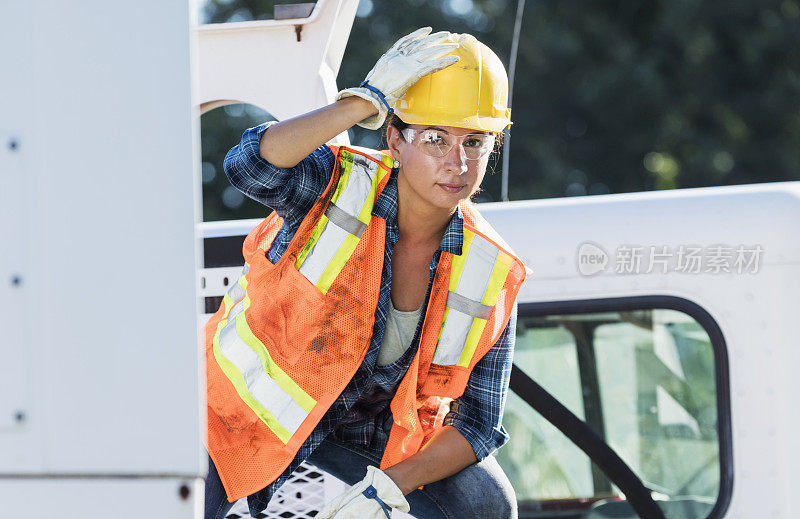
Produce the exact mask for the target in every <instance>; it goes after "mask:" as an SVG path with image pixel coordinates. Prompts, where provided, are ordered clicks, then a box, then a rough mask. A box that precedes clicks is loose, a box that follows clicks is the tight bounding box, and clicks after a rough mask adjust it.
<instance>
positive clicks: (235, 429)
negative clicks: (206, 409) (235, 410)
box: [217, 415, 253, 433]
mask: <svg viewBox="0 0 800 519" xmlns="http://www.w3.org/2000/svg"><path fill="white" fill-rule="evenodd" d="M217 418H219V421H220V422H222V426H223V427H225V429H226V430H227V431H228V432H235V433H240V432H243V431H246V430H247V429H249V428H250V427H251V426H252V425H253V422H248V423H246V424H244V425H238V424H237V425H238V426H237V425H234V424H231V423H230V422H228V421H227V420H226V419H225V418H223V417H221V416H220V415H217ZM234 418H237V417H234ZM236 421H239V422H241V419H237V420H236Z"/></svg>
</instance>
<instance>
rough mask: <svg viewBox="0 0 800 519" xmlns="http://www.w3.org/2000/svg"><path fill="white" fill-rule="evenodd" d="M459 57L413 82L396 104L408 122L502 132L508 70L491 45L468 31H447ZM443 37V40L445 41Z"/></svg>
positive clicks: (506, 111) (508, 117) (508, 121)
mask: <svg viewBox="0 0 800 519" xmlns="http://www.w3.org/2000/svg"><path fill="white" fill-rule="evenodd" d="M445 42H456V43H458V44H459V46H458V48H457V49H456V50H454V51H453V52H451V54H455V55H457V56H459V57H460V58H461V59H460V60H459V61H458V63H456V64H454V65H450V66H449V67H447V68H444V69H442V70H440V71H438V72H434V73H433V74H428V75H427V76H423V77H422V78H421V79H420V80H419V81H417V82H416V83H414V84H413V85H412V86H411V88H409V89H408V90H407V91H406V93H405V94H404V95H403V97H401V98H400V99H398V100H397V102H396V103H395V105H394V113H395V114H397V116H398V117H400V119H402V120H403V122H405V123H406V124H425V125H437V126H457V127H459V128H470V129H474V130H483V131H490V132H502V131H503V130H504V129H505V127H506V126H507V125H509V124H511V109H509V108H508V76H507V75H506V69H505V67H504V66H503V63H502V62H501V61H500V58H498V57H497V54H495V53H494V52H492V49H490V48H489V47H487V46H486V45H484V44H483V43H481V42H479V41H478V40H477V39H476V38H475V37H474V36H473V35H471V34H451V35H450V36H449V37H448V39H447V40H445ZM443 43H444V42H443Z"/></svg>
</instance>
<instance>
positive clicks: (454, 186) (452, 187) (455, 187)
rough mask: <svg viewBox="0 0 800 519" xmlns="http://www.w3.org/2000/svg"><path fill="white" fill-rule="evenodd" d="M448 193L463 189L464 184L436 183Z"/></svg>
mask: <svg viewBox="0 0 800 519" xmlns="http://www.w3.org/2000/svg"><path fill="white" fill-rule="evenodd" d="M436 185H437V186H439V187H441V188H442V189H444V190H445V191H447V192H448V193H458V192H459V191H461V190H462V189H464V186H465V184H436Z"/></svg>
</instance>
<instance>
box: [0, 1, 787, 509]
mask: <svg viewBox="0 0 800 519" xmlns="http://www.w3.org/2000/svg"><path fill="white" fill-rule="evenodd" d="M356 7H357V1H356V0H319V1H318V2H317V3H316V5H315V6H314V8H313V11H312V12H311V13H310V14H309V15H308V16H307V17H305V18H292V19H287V20H269V21H258V22H241V23H234V24H222V25H210V26H201V27H193V26H192V24H191V23H190V21H191V20H192V19H193V18H192V16H193V14H192V13H191V12H190V11H189V7H188V6H187V5H185V4H180V5H178V4H175V5H172V4H170V5H167V4H164V3H163V2H155V1H152V0H147V1H143V2H139V3H138V4H137V7H136V9H130V8H127V7H125V6H121V5H117V4H110V5H109V4H107V3H102V2H94V3H87V4H84V5H82V6H81V9H80V10H76V9H75V7H74V6H70V5H67V4H62V3H59V2H53V1H49V2H48V1H27V0H9V1H6V2H4V3H3V4H2V5H0V41H1V42H2V43H4V44H5V45H3V48H5V49H13V51H12V52H6V53H4V54H3V55H2V56H1V57H0V70H3V71H4V72H7V71H13V72H14V73H13V74H10V75H9V76H8V78H7V80H6V81H5V82H4V86H3V92H4V95H3V96H0V174H1V175H2V178H3V180H2V184H0V185H2V189H0V198H2V203H0V222H2V224H0V225H2V229H3V238H4V240H3V241H4V243H5V247H4V249H3V254H2V255H0V301H2V303H0V305H2V310H1V311H0V325H1V326H2V330H4V332H5V334H6V340H5V341H3V342H2V346H0V352H2V358H3V362H2V363H0V387H2V391H0V497H2V498H3V506H2V512H0V517H20V516H25V514H27V513H30V512H32V511H34V510H36V511H37V512H39V513H41V511H43V510H47V511H50V510H53V511H56V512H57V513H58V514H59V516H60V517H64V518H73V517H74V518H77V517H81V518H87V517H97V518H101V517H103V518H104V517H116V518H125V517H131V518H133V517H143V516H147V517H165V518H167V517H169V518H173V517H186V518H189V517H202V499H203V486H202V485H203V477H204V474H205V470H206V465H205V455H204V451H203V448H202V442H201V439H202V431H203V429H204V425H203V424H204V419H205V417H204V404H203V394H204V391H203V387H202V380H203V378H202V376H201V375H202V366H201V351H202V346H201V344H200V342H199V341H198V334H197V333H196V331H197V330H199V327H200V326H201V325H202V323H203V322H204V320H205V319H206V318H207V317H208V313H210V312H213V311H214V310H215V309H216V305H217V304H218V299H219V297H220V296H221V295H222V294H223V293H224V292H225V290H226V285H227V284H228V283H230V282H231V281H232V280H234V279H236V277H237V276H238V273H239V271H240V269H241V262H242V259H241V241H242V240H243V238H244V235H245V234H246V233H247V232H248V231H249V230H250V229H251V228H252V227H253V226H254V225H255V223H257V222H256V221H254V220H240V221H231V222H214V223H200V220H201V217H200V211H199V200H200V197H199V171H198V170H199V168H198V156H199V153H198V151H199V144H198V139H197V136H198V133H197V113H198V111H204V110H210V109H213V108H214V107H218V106H222V105H224V104H228V103H233V102H236V103H250V104H253V105H255V106H258V107H260V108H262V109H266V110H268V111H269V112H270V113H271V114H273V115H275V116H276V117H278V118H283V117H287V116H290V115H293V114H297V113H301V112H303V111H306V110H308V109H311V108H313V107H315V106H319V105H321V104H324V103H326V102H328V101H330V99H331V98H332V96H333V94H334V93H335V91H336V85H335V81H334V80H335V77H336V73H337V71H338V66H339V63H340V62H341V58H342V54H343V51H344V47H345V43H346V40H347V36H348V34H349V31H350V27H351V24H352V21H353V16H354V13H355V9H356ZM122 20H124V22H123V21H122ZM140 27H147V31H146V35H142V33H141V30H140V29H139V28H140ZM243 48H246V49H248V53H247V54H245V53H242V52H241V49H243ZM257 52H262V53H263V54H262V55H256V56H254V55H253V53H257ZM254 59H258V60H260V61H261V62H262V63H263V64H264V67H263V68H264V71H265V72H264V76H263V77H259V75H258V74H255V75H253V73H252V68H249V69H247V68H246V67H245V65H246V64H247V63H249V62H252V60H254ZM275 70H283V71H285V72H286V74H297V75H303V78H304V79H305V81H299V82H295V83H293V85H294V87H293V89H287V85H286V84H283V83H281V80H280V78H281V77H284V76H286V74H283V73H281V74H278V73H275V72H274V71H275ZM266 71H272V72H271V73H270V77H267V72H266ZM276 78H277V79H276ZM298 84H300V85H305V86H303V89H298V88H296V86H297V85H298ZM275 99H280V100H281V102H280V103H275V102H274V100H275ZM193 107H194V108H195V111H194V113H193ZM197 107H200V110H196V108H197ZM338 142H340V143H347V136H346V135H342V136H340V137H339V138H338ZM230 144H231V145H233V144H235V143H230ZM514 174H517V175H518V174H523V172H514ZM481 211H482V213H483V214H485V215H486V216H487V218H488V219H489V220H490V221H491V222H492V224H493V225H494V226H495V227H496V228H497V229H498V231H500V233H501V234H502V235H503V236H504V237H506V238H507V240H508V242H509V243H510V245H511V246H512V247H513V248H514V249H515V251H516V252H517V253H518V254H519V255H520V256H521V257H523V259H524V260H525V262H526V263H527V264H528V265H529V266H530V267H531V268H532V269H533V276H532V277H531V279H530V280H529V281H528V282H526V284H525V286H524V287H523V289H522V291H521V293H520V297H519V303H520V304H519V322H518V329H517V342H516V354H515V370H514V374H513V375H512V382H511V386H512V387H511V389H512V391H510V393H509V399H508V403H507V407H506V412H505V418H504V425H505V427H506V429H507V430H508V431H509V433H510V435H511V441H510V442H509V444H508V445H506V446H505V447H503V448H502V449H501V450H500V451H498V453H497V457H498V460H499V461H500V463H501V465H502V466H503V468H504V469H505V471H506V473H507V474H508V475H509V477H510V478H511V480H512V483H513V484H514V488H515V489H516V492H517V497H518V501H519V505H520V506H519V508H520V517H521V518H537V519H545V518H546V519H550V518H553V519H555V518H559V519H561V518H575V519H603V518H612V517H613V518H635V517H637V516H642V517H656V516H657V515H648V513H649V512H648V510H652V508H648V507H653V506H658V508H660V509H661V510H662V511H663V514H664V516H665V517H668V518H671V519H673V518H674V519H678V518H681V519H701V518H703V519H705V518H713V519H719V518H723V517H724V518H738V519H755V518H762V517H770V518H794V517H797V516H798V515H799V514H800V509H799V508H800V507H798V505H797V504H795V502H794V499H793V498H792V495H793V488H794V483H795V481H794V480H795V479H797V477H798V476H797V475H796V474H795V471H796V469H797V468H798V467H800V453H798V448H796V447H795V446H794V444H793V442H792V440H791V437H792V436H793V433H792V432H791V431H793V430H794V429H795V426H794V424H795V423H796V422H797V421H798V418H797V417H796V416H795V415H794V413H793V412H792V409H793V405H790V402H791V401H793V400H794V397H795V396H797V393H798V392H800V383H798V382H797V380H796V379H795V374H794V366H795V365H800V363H798V359H797V357H798V355H800V353H799V352H798V349H797V348H795V347H793V346H792V343H791V340H790V339H791V338H792V337H793V336H794V335H793V332H792V328H791V327H790V326H789V325H790V324H791V322H792V318H791V314H793V313H797V312H798V310H800V299H799V298H798V296H797V294H798V292H799V291H800V290H799V289H800V244H798V240H796V239H795V238H796V231H795V229H796V226H797V223H798V222H800V183H798V182H784V183H772V184H756V185H749V186H731V187H719V188H703V189H682V190H674V191H658V192H646V193H630V194H621V195H602V196H592V197H577V198H567V199H550V200H539V201H525V202H511V203H496V204H484V205H482V206H481ZM570 411H571V412H570ZM576 416H577V418H576ZM553 424H556V425H553ZM559 427H560V429H559ZM587 453H588V454H587ZM342 489H343V485H342V484H341V483H340V482H338V481H337V480H335V479H334V478H332V477H330V476H328V475H326V474H324V473H323V472H321V471H318V470H316V469H315V468H314V467H312V466H309V465H304V466H303V469H302V470H301V471H298V474H297V475H296V477H295V478H293V480H291V481H290V482H289V483H287V484H286V485H285V486H284V487H283V488H282V490H281V492H280V493H279V495H278V496H277V497H276V498H275V499H274V500H273V502H272V504H271V505H270V508H269V509H268V510H267V511H266V512H265V513H264V514H262V516H263V517H270V518H277V517H282V518H291V517H297V518H310V517H313V516H314V514H315V513H316V511H318V510H319V509H320V508H321V506H322V505H323V503H324V502H325V501H326V500H328V499H330V498H331V497H333V496H334V495H336V494H338V493H339V492H340V491H341V490H342ZM637 511H638V514H637ZM400 515H401V514H395V516H397V517H400ZM229 517H246V509H245V508H244V507H243V506H241V504H238V505H237V507H236V508H234V510H232V512H231V515H230V516H229Z"/></svg>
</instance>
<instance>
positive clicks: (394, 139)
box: [386, 124, 404, 161]
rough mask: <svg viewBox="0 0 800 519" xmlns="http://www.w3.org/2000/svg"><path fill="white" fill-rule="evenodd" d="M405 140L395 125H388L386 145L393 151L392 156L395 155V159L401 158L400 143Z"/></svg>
mask: <svg viewBox="0 0 800 519" xmlns="http://www.w3.org/2000/svg"><path fill="white" fill-rule="evenodd" d="M403 140H404V139H403V134H401V133H400V130H398V129H397V128H396V127H395V126H393V125H391V124H390V125H389V126H387V127H386V145H387V146H388V147H389V151H391V152H392V157H394V160H395V161H399V160H400V143H401V142H402V141H403Z"/></svg>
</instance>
